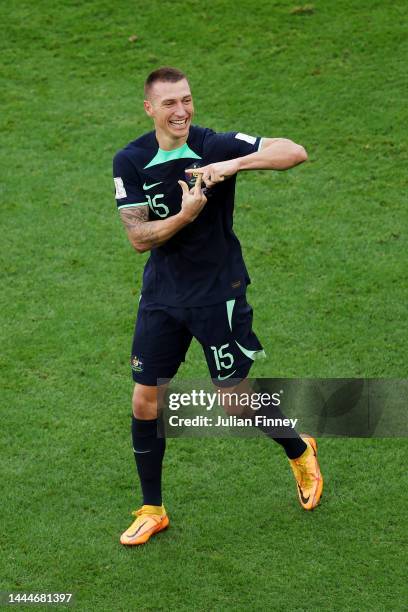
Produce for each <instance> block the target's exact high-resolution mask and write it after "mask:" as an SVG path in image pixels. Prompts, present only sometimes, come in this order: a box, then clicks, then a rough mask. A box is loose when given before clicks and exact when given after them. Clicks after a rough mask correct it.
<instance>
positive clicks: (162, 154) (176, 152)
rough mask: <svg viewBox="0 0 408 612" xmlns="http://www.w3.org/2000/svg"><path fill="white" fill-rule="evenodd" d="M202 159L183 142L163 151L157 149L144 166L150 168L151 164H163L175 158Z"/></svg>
mask: <svg viewBox="0 0 408 612" xmlns="http://www.w3.org/2000/svg"><path fill="white" fill-rule="evenodd" d="M183 158H186V159H202V158H201V157H200V155H197V153H194V151H192V150H191V149H190V147H189V146H188V144H187V143H184V144H183V145H182V146H181V147H179V148H178V149H172V150H171V151H164V150H163V149H159V150H158V151H157V153H156V155H155V156H154V157H153V159H152V160H151V161H150V162H149V163H148V164H147V166H145V167H144V170H146V168H151V167H152V166H158V165H159V164H165V163H166V162H169V161H174V160H175V159H183Z"/></svg>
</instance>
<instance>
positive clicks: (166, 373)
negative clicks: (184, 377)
mask: <svg viewBox="0 0 408 612" xmlns="http://www.w3.org/2000/svg"><path fill="white" fill-rule="evenodd" d="M252 318H253V311H252V308H251V306H250V305H249V304H248V302H247V301H246V298H245V296H240V297H238V298H235V299H232V300H228V301H227V302H222V303H220V304H213V305H211V306H203V307H189V308H177V307H173V306H164V305H161V304H152V303H149V302H147V301H146V300H145V298H143V296H142V298H141V300H140V303H139V310H138V313H137V320H136V327H135V333H134V337H133V344H132V356H131V368H132V375H133V380H134V381H135V382H137V383H140V384H142V385H150V386H156V385H157V380H158V379H160V378H162V379H163V378H164V379H171V378H173V376H175V375H176V373H177V370H178V368H179V366H180V364H181V362H182V361H184V360H185V356H186V353H187V350H188V347H189V346H190V343H191V340H192V338H193V337H194V338H196V339H197V340H198V342H199V343H200V344H201V346H202V347H203V351H204V355H205V358H206V360H207V364H208V369H209V371H210V375H211V378H212V379H213V382H214V383H215V384H216V385H219V386H224V387H225V386H227V384H228V379H230V378H231V379H232V380H234V379H243V378H245V377H246V376H247V375H248V372H249V370H250V368H251V366H252V364H253V362H254V360H255V359H257V358H259V357H263V356H264V355H265V354H264V351H263V350H262V346H261V344H260V342H259V340H258V338H257V337H256V335H255V334H254V332H253V331H252Z"/></svg>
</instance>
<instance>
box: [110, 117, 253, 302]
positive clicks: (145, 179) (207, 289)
mask: <svg viewBox="0 0 408 612" xmlns="http://www.w3.org/2000/svg"><path fill="white" fill-rule="evenodd" d="M260 144H261V139H260V138H258V137H254V136H248V135H246V134H242V133H240V132H226V133H219V134H217V133H215V132H213V131H212V130H210V129H208V128H201V127H198V126H191V128H190V132H189V136H188V139H187V142H186V143H185V144H184V145H183V146H181V147H179V148H177V149H173V150H172V151H164V150H163V149H160V148H159V145H158V143H157V140H156V135H155V132H154V131H152V132H149V133H148V134H144V135H143V136H141V137H140V138H138V139H137V140H134V141H133V142H131V143H129V144H128V145H127V146H126V147H125V148H124V149H122V150H121V151H119V152H118V153H117V154H116V155H115V158H114V161H113V176H114V182H115V187H116V194H115V197H116V202H117V206H118V209H121V208H125V207H135V206H148V207H149V221H153V220H160V219H166V218H167V217H170V216H172V215H175V214H177V213H178V212H179V211H180V209H181V199H182V190H181V187H180V185H179V184H178V183H177V181H179V180H184V181H186V182H188V180H189V179H191V175H186V174H185V170H186V169H187V168H191V167H200V166H206V165H207V164H210V163H214V162H219V161H225V160H228V159H234V158H236V157H242V156H244V155H248V154H250V153H254V152H255V151H258V149H259V147H260ZM235 180H236V177H235V176H234V177H232V178H230V179H227V180H226V181H224V182H222V183H218V184H217V185H215V186H214V187H212V188H211V189H210V190H209V191H208V201H207V203H206V205H205V206H204V208H203V210H202V211H201V212H200V214H199V215H198V217H197V218H196V219H195V220H194V221H193V222H192V223H190V224H189V225H187V226H185V227H184V228H183V229H181V230H180V231H179V232H178V233H177V234H175V235H174V236H173V237H172V238H170V239H169V240H168V241H167V242H166V243H165V244H163V245H162V246H159V247H157V248H154V249H152V250H151V253H150V257H149V259H148V261H147V263H146V266H145V269H144V274H143V287H142V294H143V296H144V297H145V298H146V300H148V301H151V302H156V303H159V304H166V305H168V306H206V305H210V304H216V303H218V302H223V301H225V300H229V299H232V298H235V297H237V296H239V295H243V294H244V293H245V290H246V286H247V285H248V284H249V282H250V279H249V276H248V272H247V270H246V267H245V264H244V260H243V258H242V253H241V247H240V244H239V241H238V238H237V237H236V236H235V234H234V232H233V229H232V224H233V212H234V196H235Z"/></svg>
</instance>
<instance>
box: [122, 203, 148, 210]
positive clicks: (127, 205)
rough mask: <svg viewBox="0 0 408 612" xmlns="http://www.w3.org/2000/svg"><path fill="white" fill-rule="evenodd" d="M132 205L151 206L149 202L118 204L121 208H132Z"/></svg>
mask: <svg viewBox="0 0 408 612" xmlns="http://www.w3.org/2000/svg"><path fill="white" fill-rule="evenodd" d="M131 206H149V202H136V203H135V204H122V206H118V210H119V208H130V207H131Z"/></svg>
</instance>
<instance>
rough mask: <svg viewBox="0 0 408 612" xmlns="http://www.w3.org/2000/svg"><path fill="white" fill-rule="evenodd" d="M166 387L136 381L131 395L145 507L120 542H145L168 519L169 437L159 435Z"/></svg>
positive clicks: (136, 450)
mask: <svg viewBox="0 0 408 612" xmlns="http://www.w3.org/2000/svg"><path fill="white" fill-rule="evenodd" d="M165 389H166V387H165V386H163V387H153V386H147V385H141V384H136V385H135V388H134V391H133V398H132V427H131V429H132V443H133V453H134V457H135V461H136V468H137V472H138V475H139V480H140V485H141V489H142V495H143V506H142V507H141V508H140V510H137V511H136V512H134V513H133V515H134V516H135V517H136V520H134V521H133V523H132V524H131V525H130V527H129V528H128V529H127V530H126V531H125V532H124V533H123V534H122V536H121V539H120V541H121V544H125V545H128V546H134V545H138V544H144V543H145V542H147V540H149V539H150V537H151V536H152V535H154V534H155V533H158V532H159V531H163V529H166V527H168V525H169V519H168V516H167V514H166V511H165V509H164V506H163V505H162V491H161V478H162V463H163V456H164V451H165V448H166V440H165V438H164V437H159V436H158V418H159V406H160V398H161V397H162V394H163V393H164V392H165Z"/></svg>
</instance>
